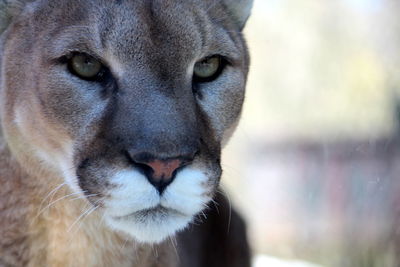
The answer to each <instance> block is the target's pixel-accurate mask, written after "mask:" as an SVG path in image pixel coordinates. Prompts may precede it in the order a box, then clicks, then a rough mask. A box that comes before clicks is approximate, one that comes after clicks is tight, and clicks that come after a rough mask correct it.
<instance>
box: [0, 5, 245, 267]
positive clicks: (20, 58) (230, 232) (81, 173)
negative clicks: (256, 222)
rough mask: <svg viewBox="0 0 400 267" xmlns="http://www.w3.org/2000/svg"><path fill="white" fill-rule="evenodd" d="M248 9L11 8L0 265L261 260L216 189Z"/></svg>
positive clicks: (0, 101)
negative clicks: (251, 253)
mask: <svg viewBox="0 0 400 267" xmlns="http://www.w3.org/2000/svg"><path fill="white" fill-rule="evenodd" d="M251 6H252V1H251V0H182V1H179V0H2V1H0V13H1V14H0V29H1V32H2V33H1V53H0V54H1V72H0V73H1V74H0V75H1V76H0V81H1V90H0V115H1V126H2V133H1V136H2V137H1V138H0V139H1V140H0V266H78V267H79V266H85V267H86V266H115V267H117V266H118V267H120V266H136V267H156V266H159V267H161V266H162V267H172V266H174V267H175V266H181V267H186V266H189V267H205V266H206V267H217V266H218V267H227V266H229V267H247V266H250V263H249V258H250V256H249V249H248V245H247V241H246V234H245V227H244V223H243V221H242V220H241V218H240V217H239V216H238V215H237V214H236V213H235V212H234V211H232V212H231V211H230V207H229V204H228V203H227V201H226V199H225V198H224V197H223V195H222V194H221V193H220V191H218V190H219V189H218V185H219V179H220V176H221V166H220V155H221V145H222V144H224V143H225V142H226V141H227V140H228V138H229V136H230V134H231V133H232V131H233V129H234V128H235V126H236V124H237V121H238V118H239V115H240V112H241V108H242V102H243V98H244V91H245V83H246V77H247V72H248V64H249V59H248V54H247V50H246V46H245V43H244V40H243V37H242V34H241V30H242V28H243V26H244V24H245V21H246V20H247V17H248V16H249V13H250V9H251Z"/></svg>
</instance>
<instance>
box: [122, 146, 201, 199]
mask: <svg viewBox="0 0 400 267" xmlns="http://www.w3.org/2000/svg"><path fill="white" fill-rule="evenodd" d="M197 153H198V152H197V151H196V152H195V153H193V154H191V155H184V156H177V157H168V158H157V157H155V156H153V155H151V154H149V153H146V152H141V153H136V154H133V155H132V154H131V153H129V152H128V151H125V155H126V157H127V158H128V160H129V163H130V164H131V165H133V166H134V167H135V168H136V169H137V170H138V171H140V172H141V173H142V174H143V175H145V176H146V178H147V180H148V181H149V182H150V183H151V184H152V185H153V186H154V187H155V188H156V189H157V191H158V192H159V194H160V195H161V194H162V193H163V192H164V191H165V189H166V188H167V187H168V185H170V184H171V183H172V182H173V181H174V179H175V177H176V174H177V173H178V172H179V171H180V170H181V169H182V168H184V167H185V166H187V165H189V164H190V163H192V162H193V160H194V158H195V156H196V155H197ZM155 161H159V162H164V163H167V164H168V162H172V161H179V166H177V167H176V168H174V170H173V171H172V172H171V175H170V177H165V176H161V177H156V176H155V172H154V169H153V168H152V167H151V166H150V165H149V164H151V163H152V162H155Z"/></svg>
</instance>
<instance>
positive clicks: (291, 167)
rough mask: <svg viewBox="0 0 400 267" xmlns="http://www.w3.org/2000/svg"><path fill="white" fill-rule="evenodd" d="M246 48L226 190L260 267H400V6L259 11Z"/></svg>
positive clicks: (259, 7) (258, 3)
mask: <svg viewBox="0 0 400 267" xmlns="http://www.w3.org/2000/svg"><path fill="white" fill-rule="evenodd" d="M245 36H246V38H247V40H248V45H249V50H250V54H251V56H252V64H251V70H250V74H249V81H248V87H247V98H246V102H245V105H244V111H243V115H242V120H241V123H240V125H239V127H238V129H237V131H236V133H235V135H234V137H233V138H232V139H231V141H230V143H229V144H228V145H227V147H226V148H225V150H224V152H223V159H224V161H223V168H224V176H223V183H224V185H225V188H226V191H227V192H228V195H229V196H230V198H231V202H232V203H233V205H235V207H237V208H238V209H239V211H240V213H241V214H242V215H243V216H244V217H245V218H246V219H247V222H248V226H249V238H250V241H251V245H252V248H253V250H254V254H255V255H257V260H256V262H255V265H256V266H257V267H259V266H260V267H266V266H272V267H278V266H340V267H347V266H349V267H359V266H360V267H364V266H365V267H369V266H374V267H375V266H377V267H396V266H400V72H399V71H400V1H397V0H335V1H332V0H297V1H293V0H255V4H254V9H253V14H252V16H251V18H250V20H249V21H248V24H247V26H246V29H245ZM306 262H309V263H310V264H307V263H306ZM311 263H312V264H311Z"/></svg>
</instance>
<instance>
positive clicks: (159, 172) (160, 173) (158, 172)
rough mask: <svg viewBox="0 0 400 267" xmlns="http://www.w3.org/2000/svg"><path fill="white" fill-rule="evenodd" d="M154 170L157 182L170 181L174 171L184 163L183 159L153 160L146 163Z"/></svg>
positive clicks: (153, 175) (154, 177) (153, 176)
mask: <svg viewBox="0 0 400 267" xmlns="http://www.w3.org/2000/svg"><path fill="white" fill-rule="evenodd" d="M145 164H146V165H147V166H149V167H150V168H151V169H152V170H153V173H152V179H153V180H155V182H160V181H164V182H168V181H170V180H171V179H172V177H173V174H174V171H175V170H176V169H178V168H179V167H180V166H181V165H182V161H181V160H179V159H172V160H158V159H156V160H153V161H150V162H146V163H145Z"/></svg>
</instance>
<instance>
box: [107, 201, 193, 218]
mask: <svg viewBox="0 0 400 267" xmlns="http://www.w3.org/2000/svg"><path fill="white" fill-rule="evenodd" d="M171 216H177V217H179V216H181V217H188V216H189V215H186V214H184V213H182V212H180V211H178V210H175V209H171V208H166V207H163V206H161V205H158V206H156V207H154V208H149V209H143V210H138V211H135V212H132V213H130V214H128V215H124V216H117V217H114V219H115V220H135V221H142V222H143V221H149V220H154V219H155V218H157V219H162V218H163V217H164V218H166V217H171Z"/></svg>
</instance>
